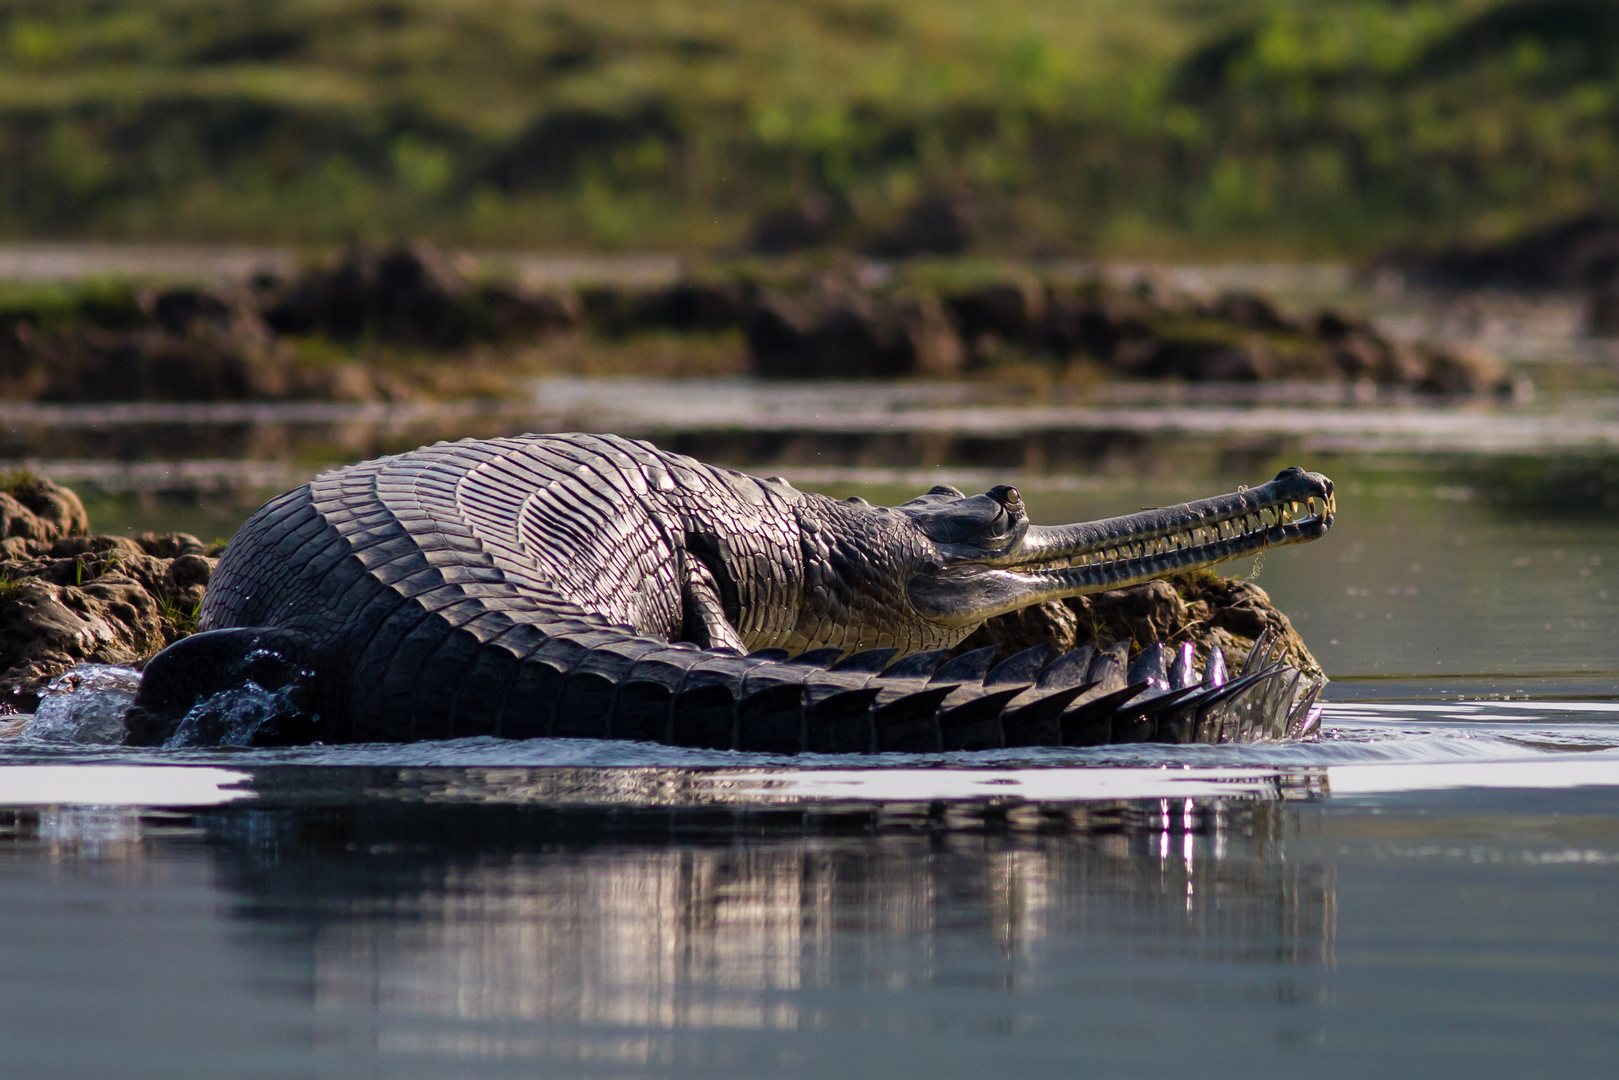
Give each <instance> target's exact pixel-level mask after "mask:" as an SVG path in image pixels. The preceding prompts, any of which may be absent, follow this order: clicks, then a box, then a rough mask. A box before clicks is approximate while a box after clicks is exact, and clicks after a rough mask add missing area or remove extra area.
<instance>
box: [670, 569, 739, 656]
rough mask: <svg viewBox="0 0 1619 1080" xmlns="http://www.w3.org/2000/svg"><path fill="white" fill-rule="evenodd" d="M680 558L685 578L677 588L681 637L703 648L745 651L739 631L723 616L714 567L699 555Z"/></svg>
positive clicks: (723, 605)
mask: <svg viewBox="0 0 1619 1080" xmlns="http://www.w3.org/2000/svg"><path fill="white" fill-rule="evenodd" d="M681 562H682V563H683V567H682V570H683V577H684V579H685V580H684V583H683V584H682V585H681V588H680V609H681V633H680V640H682V641H689V642H691V643H692V644H694V645H698V646H701V647H702V648H704V649H735V650H736V651H737V652H739V653H745V652H747V651H748V647H747V646H746V645H745V644H743V642H742V635H741V634H739V633H737V629H736V627H735V626H732V625H731V622H730V620H728V619H727V618H726V617H725V603H724V601H723V600H722V599H721V597H720V587H719V582H717V581H715V580H714V573H713V571H711V570H710V569H709V568H708V566H707V564H706V563H704V562H703V561H702V560H701V559H694V558H689V557H688V558H685V559H682V560H681Z"/></svg>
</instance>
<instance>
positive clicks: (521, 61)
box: [0, 0, 1619, 255]
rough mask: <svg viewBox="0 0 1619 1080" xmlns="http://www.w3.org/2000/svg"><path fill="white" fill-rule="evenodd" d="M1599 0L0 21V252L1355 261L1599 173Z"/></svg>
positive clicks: (86, 6)
mask: <svg viewBox="0 0 1619 1080" xmlns="http://www.w3.org/2000/svg"><path fill="white" fill-rule="evenodd" d="M1616 114H1619V7H1615V5H1613V4H1612V3H1611V0H1508V2H1504V3H1503V2H1499V0H1495V2H1491V0H1084V2H1081V0H993V2H991V0H925V2H924V0H658V2H654V0H265V2H261V3H242V2H240V0H141V2H138V3H137V2H135V0H48V2H46V0H12V2H10V3H8V4H6V5H5V8H4V11H3V14H0V148H3V153H0V232H3V233H6V234H9V235H12V236H49V237H62V236H93V237H116V238H178V239H194V240H273V241H283V242H297V243H305V242H308V243H327V242H332V241H338V240H343V239H346V238H349V237H366V238H378V237H384V236H407V235H408V236H415V235H423V236H428V237H432V238H434V239H437V240H439V241H442V242H448V243H454V244H461V245H473V246H495V247H524V246H562V247H573V248H589V247H635V248H661V249H685V250H716V249H725V248H731V249H735V248H737V247H739V246H741V245H744V244H746V243H747V241H748V237H749V235H750V230H751V228H752V223H753V222H754V221H755V220H756V219H757V217H758V215H759V214H761V213H763V212H766V211H769V210H771V209H774V208H781V207H785V206H791V205H796V204H798V203H799V202H800V201H801V200H802V199H804V198H805V197H806V196H808V195H810V194H811V193H821V194H823V195H824V196H826V197H827V198H826V204H827V205H829V206H831V207H832V208H833V211H832V212H833V214H834V217H835V219H836V222H835V223H836V228H835V230H834V235H833V237H832V238H833V239H834V240H835V241H837V242H840V243H851V244H861V243H866V242H869V241H870V240H871V238H872V237H875V236H877V235H880V234H881V233H882V231H883V230H885V229H887V228H889V227H891V225H892V223H893V222H894V221H895V220H897V219H898V218H899V217H900V216H901V215H903V214H904V212H905V210H906V208H907V207H908V206H910V205H911V204H912V203H913V202H914V201H915V200H916V199H917V198H918V197H920V196H922V195H925V194H928V193H945V194H951V195H962V194H967V195H971V196H972V197H973V198H974V199H975V201H976V203H977V205H978V206H979V207H980V208H981V213H982V215H983V221H984V225H983V227H982V228H981V231H980V237H981V239H980V241H979V245H980V246H981V247H983V248H985V249H987V250H991V251H1001V252H1005V253H1007V254H1029V253H1031V252H1034V253H1037V252H1039V251H1042V250H1044V251H1091V252H1097V253H1104V254H1125V253H1128V254H1141V255H1161V254H1172V253H1196V252H1199V251H1212V250H1215V249H1218V250H1219V251H1221V252H1222V253H1224V254H1249V255H1260V254H1266V253H1276V254H1312V253H1326V252H1335V253H1350V254H1353V253H1359V252H1365V251H1368V250H1372V249H1375V248H1379V247H1382V246H1385V245H1388V244H1391V243H1404V242H1419V243H1437V242H1440V241H1443V240H1447V239H1450V238H1454V237H1459V236H1471V237H1476V238H1486V237H1492V236H1496V235H1501V234H1504V233H1510V232H1514V231H1517V230H1519V229H1521V228H1523V227H1525V226H1527V225H1530V224H1533V223H1537V222H1539V221H1542V220H1546V219H1550V218H1554V217H1558V216H1561V215H1564V214H1567V213H1570V212H1573V211H1575V210H1578V209H1582V208H1584V207H1586V206H1589V205H1592V204H1593V203H1601V202H1603V201H1604V199H1605V197H1606V195H1607V194H1608V193H1609V192H1610V191H1612V190H1614V187H1615V181H1616V180H1619V125H1616V124H1615V122H1614V121H1615V118H1616Z"/></svg>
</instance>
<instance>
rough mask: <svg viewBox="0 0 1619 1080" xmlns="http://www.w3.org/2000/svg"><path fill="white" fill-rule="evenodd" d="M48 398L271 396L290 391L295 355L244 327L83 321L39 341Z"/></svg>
mask: <svg viewBox="0 0 1619 1080" xmlns="http://www.w3.org/2000/svg"><path fill="white" fill-rule="evenodd" d="M35 348H36V349H37V351H38V354H39V357H40V361H41V363H42V365H43V366H44V368H45V371H46V378H45V386H44V389H43V390H42V391H41V392H40V394H39V397H40V399H41V400H44V401H64V402H68V401H269V400H276V399H279V398H283V397H286V396H287V395H288V390H289V386H290V378H291V373H292V358H291V356H290V354H288V353H287V351H286V350H284V349H278V348H276V347H275V343H274V342H273V341H272V340H271V339H270V337H269V336H268V335H267V334H264V333H257V332H252V331H249V330H244V329H243V328H241V327H239V326H230V327H226V328H223V329H221V328H217V327H211V326H210V327H206V328H203V329H194V330H193V331H191V332H189V333H187V334H184V335H180V334H175V333H172V332H170V331H168V330H166V329H162V328H150V329H145V330H135V331H127V332H120V331H113V330H102V329H100V328H98V327H90V326H86V327H78V328H74V329H69V330H65V331H63V332H61V333H58V334H54V335H51V336H49V337H41V338H38V339H37V340H36V343H35Z"/></svg>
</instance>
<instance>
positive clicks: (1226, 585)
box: [956, 571, 1322, 675]
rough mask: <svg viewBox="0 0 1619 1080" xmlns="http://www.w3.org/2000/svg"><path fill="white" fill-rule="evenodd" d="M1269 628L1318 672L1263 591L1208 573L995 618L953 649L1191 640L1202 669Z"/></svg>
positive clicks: (1001, 651) (1236, 653)
mask: <svg viewBox="0 0 1619 1080" xmlns="http://www.w3.org/2000/svg"><path fill="white" fill-rule="evenodd" d="M1267 629H1269V630H1270V631H1271V632H1272V633H1274V634H1277V635H1279V636H1280V637H1281V639H1282V641H1284V642H1285V644H1286V655H1287V660H1288V663H1290V664H1292V665H1293V666H1294V667H1296V668H1298V669H1299V670H1300V671H1303V672H1305V673H1306V674H1308V675H1320V674H1322V671H1321V665H1320V664H1319V663H1318V662H1317V661H1316V659H1315V657H1314V656H1312V655H1311V654H1310V650H1309V649H1308V647H1306V646H1305V644H1304V640H1303V639H1302V638H1301V637H1299V635H1298V633H1297V632H1296V631H1294V629H1293V626H1292V623H1290V622H1289V621H1288V619H1287V616H1286V615H1284V614H1282V613H1281V612H1280V611H1278V610H1277V609H1276V607H1275V605H1274V604H1272V603H1271V601H1270V597H1269V596H1268V595H1266V593H1265V590H1263V589H1261V588H1260V587H1259V586H1258V585H1255V584H1253V583H1252V582H1248V581H1238V580H1234V579H1231V578H1223V577H1220V576H1219V575H1218V574H1215V573H1213V572H1210V571H1195V572H1193V573H1190V574H1181V575H1178V576H1176V577H1172V578H1168V579H1165V580H1161V581H1149V582H1146V583H1144V584H1141V585H1135V586H1132V587H1130V588H1128V589H1116V590H1113V591H1111V592H1103V593H1093V594H1091V595H1089V596H1076V597H1072V598H1070V599H1068V600H1064V601H1061V602H1053V603H1047V604H1040V605H1037V606H1035V607H1031V608H1025V609H1023V610H1022V611H1016V612H1012V613H1011V614H1008V615H999V616H996V617H995V618H993V619H990V620H989V621H988V622H986V623H985V624H984V625H983V626H982V627H980V628H979V629H978V630H976V631H974V632H973V634H972V635H971V636H970V637H968V638H967V640H966V641H964V642H962V643H961V644H960V645H959V646H957V649H956V651H957V652H958V653H959V652H966V651H969V650H971V649H979V648H983V647H985V646H988V645H993V646H995V648H996V650H997V651H996V656H997V659H1003V660H1004V659H1005V658H1006V657H1008V656H1011V655H1012V654H1013V653H1016V652H1019V651H1021V650H1023V649H1027V648H1029V647H1031V646H1034V645H1038V644H1040V643H1042V642H1047V641H1050V642H1055V643H1056V644H1057V645H1058V647H1060V648H1062V649H1072V648H1076V647H1078V646H1081V645H1095V646H1097V647H1098V648H1107V647H1108V646H1110V645H1113V644H1115V643H1116V642H1120V641H1131V642H1134V643H1135V644H1136V645H1137V646H1140V645H1147V644H1149V643H1151V642H1154V641H1164V642H1168V643H1170V644H1176V643H1178V642H1182V641H1191V642H1192V643H1193V644H1195V645H1196V646H1197V650H1198V656H1199V662H1200V663H1202V662H1203V661H1205V660H1206V658H1207V657H1208V655H1209V650H1210V649H1212V648H1222V649H1224V650H1225V652H1226V659H1227V662H1228V663H1232V664H1236V665H1241V663H1242V662H1243V661H1244V660H1246V659H1247V658H1248V651H1249V650H1250V649H1251V648H1252V647H1253V643H1254V639H1255V638H1257V637H1258V636H1259V635H1260V634H1261V633H1263V632H1264V631H1265V630H1267Z"/></svg>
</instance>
